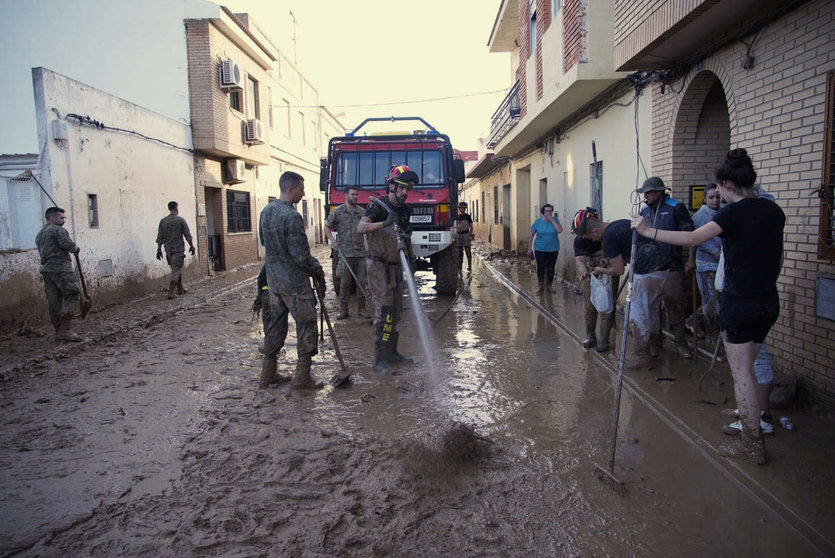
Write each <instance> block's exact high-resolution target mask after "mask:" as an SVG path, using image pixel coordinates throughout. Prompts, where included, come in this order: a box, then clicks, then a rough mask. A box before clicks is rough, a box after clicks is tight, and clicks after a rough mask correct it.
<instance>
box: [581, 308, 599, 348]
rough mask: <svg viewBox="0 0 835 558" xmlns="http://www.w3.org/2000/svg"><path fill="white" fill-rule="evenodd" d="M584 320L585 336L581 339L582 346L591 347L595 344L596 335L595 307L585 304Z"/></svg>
mask: <svg viewBox="0 0 835 558" xmlns="http://www.w3.org/2000/svg"><path fill="white" fill-rule="evenodd" d="M584 318H585V321H586V338H585V339H584V340H583V347H584V348H586V349H591V348H592V347H594V346H595V345H596V344H597V337H596V336H595V334H594V329H595V327H597V309H596V308H595V307H594V306H593V305H591V304H587V305H586V312H585V316H584Z"/></svg>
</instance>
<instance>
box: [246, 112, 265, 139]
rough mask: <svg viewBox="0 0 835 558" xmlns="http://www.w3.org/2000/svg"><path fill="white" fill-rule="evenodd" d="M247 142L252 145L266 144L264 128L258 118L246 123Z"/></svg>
mask: <svg viewBox="0 0 835 558" xmlns="http://www.w3.org/2000/svg"><path fill="white" fill-rule="evenodd" d="M246 142H247V143H248V144H250V145H258V144H262V143H264V127H263V126H261V121H260V120H258V119H257V118H250V119H249V120H247V121H246Z"/></svg>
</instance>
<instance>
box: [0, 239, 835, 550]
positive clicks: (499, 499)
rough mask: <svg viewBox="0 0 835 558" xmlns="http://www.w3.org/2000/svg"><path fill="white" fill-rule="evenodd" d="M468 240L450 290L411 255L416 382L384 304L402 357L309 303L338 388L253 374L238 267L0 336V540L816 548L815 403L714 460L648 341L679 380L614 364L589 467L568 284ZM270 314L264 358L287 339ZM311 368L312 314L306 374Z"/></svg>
mask: <svg viewBox="0 0 835 558" xmlns="http://www.w3.org/2000/svg"><path fill="white" fill-rule="evenodd" d="M317 255H318V256H319V257H320V259H322V261H323V262H324V257H323V256H324V253H323V251H322V249H321V248H320V249H318V253H317ZM474 263H475V265H474V269H473V272H472V273H467V272H465V273H464V275H463V276H462V278H461V285H460V287H459V291H458V294H457V295H456V296H455V297H439V296H435V295H434V294H433V293H432V289H431V287H430V286H429V284H428V282H427V281H426V280H425V278H424V277H423V274H422V273H419V274H418V288H419V290H420V294H421V301H422V304H423V306H424V308H425V310H426V313H427V317H428V320H429V323H430V324H431V326H432V327H431V329H432V332H431V339H430V343H431V345H432V346H434V347H437V351H436V359H435V361H436V364H437V368H438V370H437V376H438V378H437V381H433V375H432V374H430V373H429V370H428V368H427V366H426V362H425V359H424V358H422V356H421V355H422V350H421V342H420V339H419V338H418V333H417V327H416V325H415V324H416V319H415V309H414V308H412V307H411V305H410V304H409V303H408V302H407V303H406V306H407V309H406V311H405V318H404V323H403V324H402V327H401V332H402V335H401V352H403V353H404V354H407V355H409V356H413V357H415V358H416V360H417V361H418V362H417V363H416V364H415V365H413V366H410V367H406V366H402V367H400V368H399V369H398V372H399V373H398V374H397V375H395V376H380V375H378V374H376V373H374V372H373V370H372V368H371V361H372V356H373V355H372V347H371V326H369V325H368V324H367V323H366V322H365V321H363V320H360V319H359V318H357V317H356V316H355V314H354V313H353V312H355V310H354V308H355V307H352V316H351V317H350V318H349V319H347V320H343V321H339V322H337V321H335V320H334V321H333V324H334V327H335V329H336V332H337V335H338V337H339V345H340V348H341V350H342V353H343V355H344V357H345V360H346V364H347V366H348V367H349V368H350V370H351V371H352V372H353V376H352V379H353V383H352V384H351V385H350V386H348V387H347V388H344V389H334V388H331V387H327V388H325V389H324V390H322V391H319V392H316V393H298V392H294V391H292V390H290V389H289V387H287V385H283V386H280V387H278V388H274V389H269V390H266V391H265V390H259V389H258V387H257V379H258V374H259V371H260V354H259V353H258V342H259V339H260V336H261V333H262V332H261V328H260V320H254V319H253V315H252V312H251V310H250V306H251V302H252V298H253V296H254V292H255V280H254V277H255V275H256V274H257V271H258V269H257V267H248V268H244V269H241V270H238V271H237V272H235V273H230V274H229V275H227V276H224V277H216V278H209V279H204V280H203V281H201V282H199V283H196V284H195V285H193V286H191V292H190V293H189V294H188V295H186V296H184V297H181V298H178V299H177V300H175V301H168V300H165V299H164V297H163V296H162V295H155V296H153V297H149V298H147V299H145V300H144V301H141V302H132V303H128V304H124V305H121V306H118V307H112V308H108V309H103V310H102V311H101V312H99V313H94V314H92V315H91V316H90V317H89V318H88V319H87V323H85V324H84V325H83V326H82V328H81V331H82V333H84V334H85V335H86V336H87V337H90V338H92V339H93V340H94V341H91V342H89V343H86V344H84V345H83V346H81V347H67V346H65V347H61V346H59V345H56V344H55V343H53V342H52V341H51V339H50V338H49V337H37V332H36V331H34V332H30V333H29V335H28V336H13V337H9V338H6V339H3V340H2V343H0V344H1V345H2V348H3V354H4V356H3V357H2V361H0V374H2V376H1V377H2V380H3V388H2V392H1V393H0V412H2V415H0V416H2V422H3V428H2V434H0V465H2V469H3V471H4V475H3V476H2V478H0V524H2V527H1V528H0V554H2V555H3V556H78V555H85V556H94V557H110V556H123V557H130V556H146V555H154V556H336V555H348V556H385V555H393V556H448V555H453V554H457V555H461V556H473V555H486V556H523V555H531V556H557V555H559V556H589V555H621V556H628V555H642V556H663V555H670V554H672V553H675V554H676V555H679V556H704V555H740V556H753V555H758V556H787V555H795V556H814V555H826V554H831V553H832V552H833V547H832V543H831V541H830V540H827V538H826V537H827V536H829V537H831V533H832V532H833V529H832V527H833V525H834V523H833V511H832V509H831V508H832V506H831V503H832V501H833V494H832V492H833V488H832V483H831V482H829V479H831V473H832V465H831V463H832V461H833V460H832V459H830V458H831V457H832V455H831V454H832V452H833V449H832V448H833V447H835V444H832V440H831V438H832V436H833V434H832V430H833V429H832V428H831V426H832V422H831V421H832V418H831V417H827V416H820V415H815V414H814V413H812V412H809V411H805V413H806V414H805V415H803V414H801V412H800V411H796V410H794V409H790V410H788V411H790V412H791V413H792V417H793V418H794V419H795V421H796V422H797V423H799V424H801V425H803V424H805V425H807V426H806V430H804V428H803V426H801V427H800V428H799V429H798V430H797V431H793V432H787V431H780V432H778V433H777V435H776V436H775V437H774V439H773V440H768V443H769V445H768V449H769V452H770V455H771V456H772V462H771V464H769V465H767V466H765V467H761V468H754V466H750V467H749V466H747V465H737V464H734V463H731V462H729V461H727V460H724V459H723V458H721V457H717V456H716V454H715V452H711V450H710V448H711V447H712V446H713V445H715V443H716V442H721V441H722V440H721V438H722V434H721V433H717V432H718V427H717V428H714V427H713V426H711V427H710V429H708V428H707V427H705V422H706V421H707V420H708V419H707V418H705V417H707V416H710V417H712V419H711V420H712V421H713V422H715V423H716V425H721V424H722V423H721V421H720V419H721V420H724V418H725V417H719V408H718V407H710V408H709V407H708V406H705V405H701V406H700V405H698V404H695V403H693V402H692V400H689V401H687V402H684V399H685V397H684V396H683V395H681V393H678V394H676V393H674V392H675V390H678V391H679V392H682V393H683V392H688V393H690V391H691V390H690V388H689V387H682V384H687V382H692V378H693V375H694V374H693V373H692V372H691V371H688V370H686V369H685V368H684V367H683V366H684V365H682V364H681V363H680V362H669V361H667V362H665V363H664V364H663V366H668V367H670V369H671V370H674V371H675V374H676V375H680V377H681V381H676V382H657V381H655V378H654V377H653V378H649V377H643V378H642V377H641V376H640V375H639V374H633V375H631V377H630V379H629V382H628V384H627V385H628V388H627V389H626V390H625V391H624V397H623V402H622V411H621V418H620V423H621V424H620V434H619V446H618V452H617V458H616V473H617V474H618V475H620V476H621V477H622V478H623V480H624V481H625V483H626V486H627V494H626V496H625V497H624V498H621V497H619V496H617V495H615V494H614V493H612V492H611V491H610V490H609V489H608V488H607V487H606V486H604V485H603V484H602V483H600V482H599V481H598V480H597V479H596V478H595V477H594V476H593V475H592V470H593V469H594V466H595V464H600V465H604V466H605V465H607V464H608V459H609V452H610V451H611V446H610V444H611V434H612V419H613V411H614V409H613V405H614V395H615V387H616V383H615V378H614V376H613V374H612V371H613V366H612V362H613V361H614V359H615V356H616V355H615V354H612V355H609V357H608V359H604V358H600V356H599V355H597V353H595V352H593V351H592V352H587V351H585V350H584V349H583V348H582V347H581V346H580V345H579V343H578V342H577V341H576V334H573V333H572V331H574V332H576V331H579V330H578V329H577V327H576V323H577V320H580V319H582V316H581V312H580V310H579V308H580V307H581V305H582V302H581V301H580V297H576V296H574V295H573V294H571V290H568V289H565V293H557V294H555V295H553V296H550V295H549V296H548V297H543V298H541V299H539V300H538V301H537V300H534V299H533V298H532V296H531V295H530V294H528V293H530V292H532V291H531V290H530V285H529V284H528V283H530V282H531V281H533V279H531V277H530V274H529V272H528V271H527V270H526V269H525V268H524V267H523V266H521V265H506V262H505V263H502V262H486V261H483V260H482V259H480V258H479V259H477V261H476V262H474ZM525 274H527V276H526V275H525ZM329 288H330V286H329ZM562 290H563V289H561V291H562ZM327 299H328V302H329V304H330V306H329V309H330V312H331V316H333V314H334V312H333V308H334V306H335V304H334V295H333V293H332V292H330V291H329V293H328V296H327ZM532 302H533V304H532ZM537 306H539V308H537ZM553 316H557V318H558V320H559V321H558V322H556V323H555V322H554V320H552V318H553ZM332 319H333V318H332ZM619 325H620V324H619ZM290 330H291V333H290V336H289V338H288V342H287V346H286V349H287V354H286V355H284V356H283V357H281V358H280V360H279V372H280V373H283V374H287V373H290V372H291V371H292V368H293V365H294V361H295V338H294V331H293V330H294V328H293V326H292V324H291V327H290ZM619 331H620V330H619ZM619 339H620V336H619V335H618V336H617V341H616V344H618V345H619V343H620V341H619ZM44 347H49V348H48V349H45V348H44ZM686 366H691V367H694V368H693V369H694V370H695V369H696V368H698V370H703V369H704V368H705V367H706V366H707V364H706V362H705V361H703V360H701V361H696V362H694V363H688V364H687V365H686ZM337 370H338V363H337V359H336V357H335V354H334V351H333V345H332V342H331V341H330V340H329V339H328V335H327V332H325V340H324V341H323V342H322V343H320V354H319V355H318V356H317V357H315V358H314V367H313V375H314V376H315V377H316V378H317V379H319V380H323V381H326V380H327V379H328V378H330V376H331V375H332V374H333V373H335V372H336V371H337ZM695 377H696V378H698V374H695ZM687 385H689V384H687ZM676 398H678V399H676ZM676 401H678V404H680V407H681V408H678V406H676V407H675V408H674V410H675V413H674V414H673V413H671V412H669V409H670V408H671V405H672V404H676ZM728 405H732V402H729V403H728ZM679 411H680V412H679ZM803 417H806V420H805V421H804V419H803ZM813 421H817V423H816V424H820V428H818V429H817V431H815V430H814V429H812V428H811V426H809V425H811V424H812V423H813ZM696 424H701V426H694V425H696ZM714 430H715V431H716V432H714ZM787 446H788V448H787ZM807 448H812V451H807ZM814 448H819V451H818V450H815V449H814ZM801 449H802V451H801ZM792 453H795V454H797V459H798V461H797V464H798V466H797V467H796V466H795V462H794V461H792V457H791V455H792ZM801 463H802V464H804V465H805V466H806V467H808V469H806V470H800V469H799V464H801ZM786 469H792V471H788V472H787V471H786ZM746 479H749V480H750V482H749V480H746ZM758 483H759V484H758ZM762 485H765V486H768V488H769V490H770V491H767V493H763V492H762V491H761V490H760V489H758V488H757V486H762ZM811 487H815V488H812V489H811V490H806V489H809V488H811ZM801 489H803V490H801ZM792 498H793V499H794V500H793V499H792ZM773 499H776V500H778V502H777V503H775V502H774V501H772V500H773ZM785 509H789V510H791V513H784V512H783V511H782V510H785ZM775 510H776V511H775ZM791 514H795V515H796V516H797V517H787V516H788V515H791Z"/></svg>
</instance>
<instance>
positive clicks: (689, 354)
mask: <svg viewBox="0 0 835 558" xmlns="http://www.w3.org/2000/svg"><path fill="white" fill-rule="evenodd" d="M673 335H674V336H675V338H676V352H677V353H678V356H680V357H681V358H693V349H691V348H690V345H688V344H687V337H685V335H684V324H679V325H677V326H674V327H673Z"/></svg>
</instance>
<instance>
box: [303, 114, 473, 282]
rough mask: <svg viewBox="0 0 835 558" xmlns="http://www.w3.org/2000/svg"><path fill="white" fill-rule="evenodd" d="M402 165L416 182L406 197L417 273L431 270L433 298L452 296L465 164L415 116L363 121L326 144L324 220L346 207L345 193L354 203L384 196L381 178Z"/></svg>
mask: <svg viewBox="0 0 835 558" xmlns="http://www.w3.org/2000/svg"><path fill="white" fill-rule="evenodd" d="M396 121H409V122H411V123H413V125H415V124H414V122H419V123H420V124H421V125H423V126H425V129H420V130H415V131H413V132H383V133H379V134H369V133H367V132H366V133H363V134H360V133H359V132H360V130H361V129H362V128H363V127H364V126H365V125H366V124H369V123H371V122H396ZM404 164H405V165H407V166H408V167H409V168H410V169H411V170H413V171H415V172H416V173H417V175H418V176H419V177H420V184H418V185H417V186H416V187H415V188H413V189H412V190H411V192H409V197H408V199H407V200H406V204H407V205H408V206H409V209H410V210H411V217H410V218H409V222H410V224H411V227H412V236H411V240H412V250H413V252H414V256H415V257H416V258H417V262H416V263H417V265H418V269H430V268H431V269H432V270H433V271H434V273H435V290H436V291H437V293H438V294H442V295H449V294H454V293H455V290H456V288H457V286H458V254H457V252H456V250H455V246H453V232H452V231H453V229H454V220H455V215H456V208H457V205H458V185H459V184H461V183H462V182H464V162H463V161H462V160H461V159H456V158H455V157H454V156H453V149H452V144H451V143H450V141H449V137H447V136H446V135H444V134H441V133H440V132H438V131H437V130H436V129H435V127H434V126H432V125H431V124H429V123H428V122H426V121H425V120H424V119H423V118H420V117H414V116H404V117H387V118H366V119H365V120H363V121H362V123H361V124H360V125H359V126H357V127H356V128H355V129H353V130H352V131H350V132H348V133H346V134H345V135H344V136H341V137H334V138H331V140H330V142H329V143H328V156H327V158H324V157H323V158H322V161H321V171H320V180H319V188H320V189H321V190H322V192H324V193H325V200H326V208H325V213H326V215H327V214H328V213H330V212H331V211H332V210H333V209H335V208H336V207H337V206H339V205H340V204H342V203H344V202H345V193H346V189H347V188H348V187H351V188H357V189H358V192H359V194H358V200H357V202H358V203H359V204H360V205H361V206H363V207H365V206H367V205H368V203H370V198H372V197H381V196H385V195H386V177H387V176H388V174H389V170H390V169H391V167H392V166H394V165H404Z"/></svg>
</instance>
